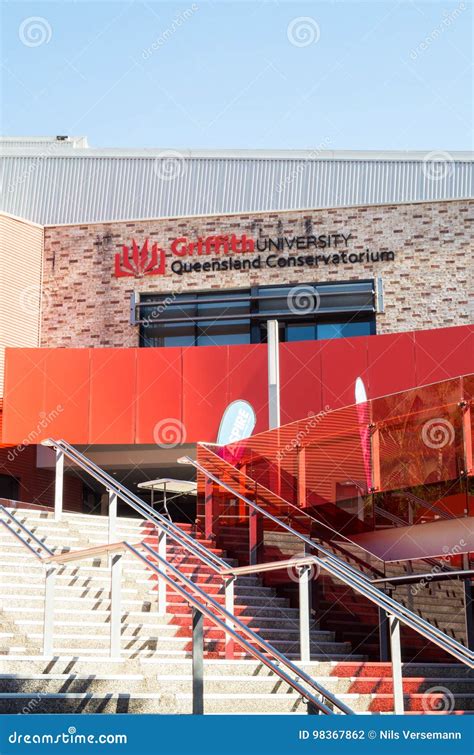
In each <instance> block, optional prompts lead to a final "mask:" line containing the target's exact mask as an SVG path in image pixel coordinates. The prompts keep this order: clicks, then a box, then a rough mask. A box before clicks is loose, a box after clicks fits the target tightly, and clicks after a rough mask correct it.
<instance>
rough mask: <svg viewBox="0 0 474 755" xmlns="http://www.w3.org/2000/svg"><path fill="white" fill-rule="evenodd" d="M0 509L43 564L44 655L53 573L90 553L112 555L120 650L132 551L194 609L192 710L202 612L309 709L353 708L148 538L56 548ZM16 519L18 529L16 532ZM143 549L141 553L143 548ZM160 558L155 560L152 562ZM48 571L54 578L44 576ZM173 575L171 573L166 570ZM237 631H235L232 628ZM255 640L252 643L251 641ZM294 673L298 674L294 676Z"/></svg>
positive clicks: (113, 643)
mask: <svg viewBox="0 0 474 755" xmlns="http://www.w3.org/2000/svg"><path fill="white" fill-rule="evenodd" d="M0 511H1V512H2V513H3V514H4V515H6V517H7V519H8V522H6V521H5V520H4V519H0V522H1V523H2V524H3V525H4V526H5V527H6V528H7V530H8V531H9V532H10V533H11V534H12V536H14V537H15V538H16V539H17V540H19V541H20V542H21V543H22V545H23V546H24V547H26V548H27V549H28V550H29V552H31V553H33V554H34V555H35V557H36V558H38V559H39V560H40V561H41V562H42V563H43V564H44V566H45V575H46V582H45V601H44V626H43V655H44V656H45V657H49V656H51V655H52V654H53V651H54V647H53V635H54V574H55V571H56V569H57V567H58V566H60V565H64V564H67V563H71V562H77V561H81V560H86V559H91V558H94V557H97V556H103V555H107V556H112V565H111V585H110V655H111V657H117V658H119V657H120V656H121V624H122V573H123V565H122V561H123V554H124V552H126V551H128V552H130V553H131V554H132V555H133V556H134V557H135V558H137V559H139V560H140V561H141V562H142V563H143V564H144V565H145V566H146V568H147V569H149V570H150V571H152V572H153V573H154V574H156V575H157V577H158V578H159V580H160V581H163V582H166V584H167V585H168V586H169V587H170V588H171V589H172V590H173V591H174V592H176V593H177V594H178V595H180V596H181V597H182V598H184V600H185V601H186V603H187V604H188V605H189V606H190V607H191V609H192V680H193V681H192V687H193V695H192V698H193V713H194V714H202V713H204V618H207V619H209V620H210V621H211V623H213V624H214V625H215V626H216V627H217V628H219V629H222V630H223V632H224V633H225V637H226V638H228V639H226V647H227V644H228V643H232V646H233V644H234V643H237V644H238V645H240V646H241V647H242V648H243V649H244V650H245V651H246V652H247V653H248V654H249V655H251V656H252V657H253V658H255V659H256V660H258V661H259V662H261V663H262V664H264V665H265V666H266V667H267V668H269V669H270V670H271V671H272V672H273V673H275V674H276V675H277V676H278V677H279V678H280V679H281V680H282V681H284V682H286V683H287V684H288V685H289V686H290V687H292V689H293V690H294V691H295V692H297V693H298V694H299V695H301V697H302V698H303V700H305V701H306V703H307V712H308V713H309V714H315V713H324V714H325V715H332V714H334V712H335V711H334V708H336V709H337V711H338V712H339V713H340V714H352V713H353V712H354V711H353V710H352V709H351V708H349V706H347V705H346V704H345V703H343V702H342V701H341V700H339V698H338V697H337V696H336V695H334V694H333V693H332V692H330V691H329V690H327V689H326V688H325V687H323V686H322V685H321V684H319V683H318V682H317V681H316V680H315V679H313V678H312V677H311V676H310V675H309V674H308V673H307V672H305V671H304V669H301V668H300V667H299V666H297V665H296V664H294V663H293V662H292V661H291V660H290V659H289V658H287V657H286V656H285V655H283V654H282V653H280V652H279V651H278V650H277V649H276V648H274V647H273V646H272V645H271V644H270V643H268V642H266V641H265V640H264V639H263V638H262V637H260V636H259V635H258V634H257V633H256V632H254V631H253V630H252V629H250V628H249V627H247V626H246V625H245V624H244V623H243V622H242V621H240V619H239V618H237V616H235V615H234V614H233V613H231V612H230V611H229V610H227V607H224V606H222V605H221V604H220V603H219V602H218V601H216V600H214V598H212V597H211V596H210V595H208V594H207V593H206V592H205V591H204V590H202V589H201V588H200V587H199V586H198V585H197V584H195V583H194V582H193V581H192V580H190V579H188V577H186V576H185V575H184V574H183V573H182V572H181V571H180V570H179V569H177V568H176V567H175V566H173V565H172V564H171V563H170V562H169V561H167V559H166V557H163V556H162V555H160V553H159V552H158V551H155V550H153V549H152V548H151V547H150V546H149V545H148V544H147V543H145V542H139V543H135V544H132V543H129V542H127V541H123V542H117V543H107V544H105V545H100V546H93V547H91V548H85V549H82V550H79V551H68V552H66V553H60V554H54V553H53V552H52V551H51V550H50V549H49V548H47V546H45V545H44V544H43V543H42V542H41V541H40V540H39V539H38V538H37V537H36V536H35V535H34V534H33V533H32V532H31V531H30V530H29V529H28V528H27V527H26V525H24V524H23V523H22V522H20V521H19V520H18V519H17V518H16V517H15V516H14V515H13V514H11V512H9V511H8V510H7V509H5V507H4V506H0ZM9 522H11V523H12V524H14V525H16V527H18V528H19V529H20V530H21V533H18V532H15V530H14V527H13V526H12V525H11V524H10V523H9ZM27 538H31V539H32V540H33V541H34V542H35V543H36V544H37V545H38V546H39V547H40V550H42V551H44V553H45V555H41V554H40V553H38V551H36V550H35V549H34V548H33V547H32V546H31V545H30V544H29V543H28V540H27ZM141 549H143V550H144V551H145V552H146V553H145V555H144V554H143V553H141V552H140V551H141ZM156 561H157V562H158V564H159V566H158V565H157V564H156ZM48 574H50V575H53V578H51V577H50V578H49V579H48ZM170 575H173V578H172V577H171V576H170ZM237 629H238V630H239V631H236V630H237ZM252 643H253V644H252ZM295 677H296V678H295Z"/></svg>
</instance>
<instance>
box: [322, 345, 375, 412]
mask: <svg viewBox="0 0 474 755" xmlns="http://www.w3.org/2000/svg"><path fill="white" fill-rule="evenodd" d="M370 338H374V336H360V337H358V338H335V339H334V340H333V341H324V342H323V346H322V349H321V364H322V369H321V380H322V384H323V405H324V406H328V407H329V408H330V409H339V408H340V407H342V406H348V405H349V404H354V403H355V397H354V386H355V381H356V379H357V378H358V377H361V378H362V380H363V381H364V383H365V384H366V385H367V359H368V355H367V346H368V341H369V339H370Z"/></svg>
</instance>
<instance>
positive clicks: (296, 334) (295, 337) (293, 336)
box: [286, 322, 316, 342]
mask: <svg viewBox="0 0 474 755" xmlns="http://www.w3.org/2000/svg"><path fill="white" fill-rule="evenodd" d="M315 339H316V325H314V324H308V323H306V324H303V323H301V325H300V324H299V323H297V322H292V323H288V325H287V326H286V340H287V341H289V342H291V341H314V340H315Z"/></svg>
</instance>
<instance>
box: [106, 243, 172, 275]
mask: <svg viewBox="0 0 474 755" xmlns="http://www.w3.org/2000/svg"><path fill="white" fill-rule="evenodd" d="M164 273H165V250H164V249H160V248H159V247H158V244H156V243H155V244H153V246H152V247H151V250H150V251H149V250H148V239H146V240H145V243H144V244H143V246H142V248H141V250H140V249H139V247H138V244H137V242H136V241H135V239H133V240H132V248H131V249H130V247H128V246H125V245H124V246H123V247H122V253H120V252H117V254H116V255H115V277H116V278H124V277H126V276H128V277H130V276H132V277H134V278H141V277H142V276H144V275H164Z"/></svg>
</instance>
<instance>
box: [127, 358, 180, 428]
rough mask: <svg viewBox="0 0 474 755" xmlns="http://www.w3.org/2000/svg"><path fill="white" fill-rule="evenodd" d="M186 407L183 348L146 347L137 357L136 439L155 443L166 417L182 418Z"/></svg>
mask: <svg viewBox="0 0 474 755" xmlns="http://www.w3.org/2000/svg"><path fill="white" fill-rule="evenodd" d="M182 411H183V370H182V349H175V348H169V349H142V350H141V351H140V352H139V353H138V357H137V385H136V428H135V433H136V443H155V442H156V441H157V440H159V434H160V424H159V423H160V422H162V421H163V418H166V417H170V418H176V419H178V420H179V421H181V416H182Z"/></svg>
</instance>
